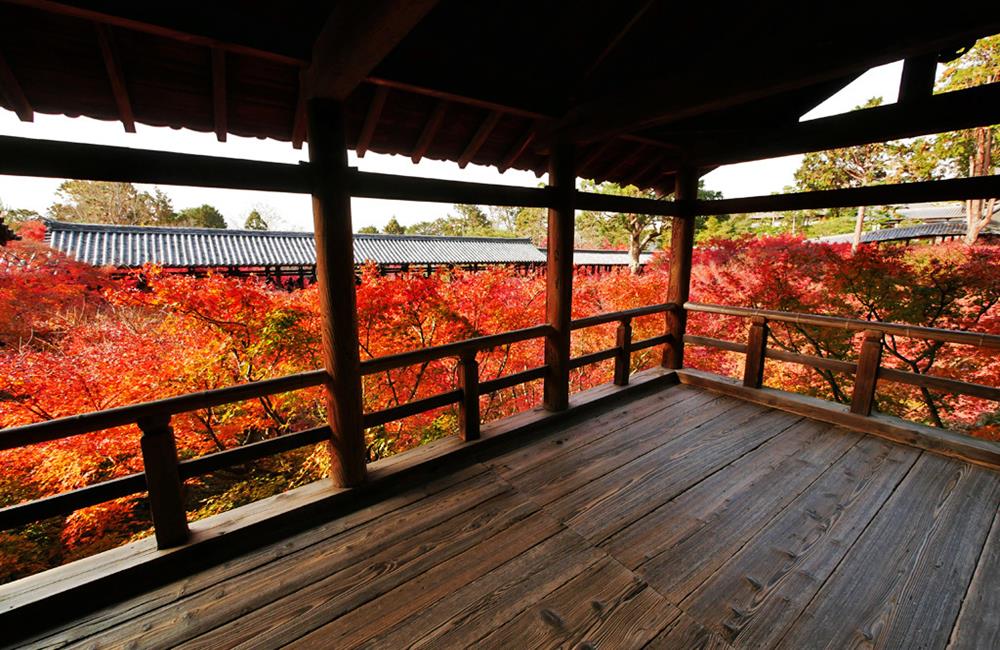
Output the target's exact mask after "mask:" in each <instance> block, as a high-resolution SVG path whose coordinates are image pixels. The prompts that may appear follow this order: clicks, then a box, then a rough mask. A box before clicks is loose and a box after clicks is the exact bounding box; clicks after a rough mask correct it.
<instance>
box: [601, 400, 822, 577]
mask: <svg viewBox="0 0 1000 650" xmlns="http://www.w3.org/2000/svg"><path fill="white" fill-rule="evenodd" d="M827 429H828V427H827V426H826V425H818V424H816V423H812V422H809V421H808V420H799V421H797V422H794V423H793V424H792V425H791V426H789V427H787V428H786V429H785V430H784V431H781V432H780V435H779V434H776V435H774V436H771V437H770V438H768V439H766V440H765V441H764V442H763V444H760V445H757V446H756V447H754V448H750V449H747V450H746V453H744V454H741V455H735V454H733V455H734V456H735V458H731V459H730V462H729V463H726V464H723V465H719V466H715V467H713V468H710V469H713V470H714V471H713V472H712V473H706V474H703V475H702V479H703V480H702V481H700V482H699V483H698V484H697V485H695V486H694V487H690V486H684V487H685V490H683V491H681V490H673V491H670V492H668V493H666V494H664V495H663V499H662V501H661V505H660V507H658V508H656V509H654V510H650V511H648V512H646V513H645V514H644V515H643V516H642V517H641V518H637V519H636V520H635V521H633V522H632V523H631V524H629V525H628V526H627V527H624V528H622V529H621V530H619V531H618V532H616V533H615V534H614V535H612V536H610V537H608V538H607V539H605V540H604V541H603V542H602V543H601V546H602V547H603V548H605V550H607V551H608V552H609V553H610V554H611V555H612V556H613V557H614V558H615V559H617V560H618V561H619V562H621V563H622V564H624V565H625V566H627V567H629V568H630V569H634V568H636V567H638V566H639V565H641V564H642V563H643V562H646V561H647V560H649V559H651V558H654V557H656V556H657V555H659V554H660V553H662V552H664V551H665V550H667V549H669V548H671V547H672V546H673V545H675V544H677V543H679V542H680V541H683V539H685V538H686V537H689V536H691V534H692V533H693V531H697V530H699V529H700V528H701V527H703V526H704V525H705V524H706V523H707V522H708V515H710V514H711V513H712V512H715V511H717V510H718V509H720V508H722V507H723V506H725V505H726V503H728V502H730V501H732V499H734V498H735V497H736V496H737V495H739V494H740V493H741V491H743V490H745V489H748V488H749V487H751V486H752V485H754V484H755V483H759V482H760V481H763V480H766V479H767V478H768V477H770V476H771V472H773V470H774V467H776V466H777V465H778V464H780V463H781V462H783V461H784V460H785V459H787V458H789V457H791V456H794V455H795V454H797V453H799V452H800V451H801V450H802V449H803V448H805V447H807V446H808V445H809V444H811V441H812V440H813V439H814V438H815V437H816V436H819V435H822V433H823V432H824V431H826V430H827ZM731 438H732V440H734V441H738V440H739V437H738V436H736V435H733V436H731ZM687 488H690V489H687Z"/></svg>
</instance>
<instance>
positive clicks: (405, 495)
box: [19, 464, 488, 649]
mask: <svg viewBox="0 0 1000 650" xmlns="http://www.w3.org/2000/svg"><path fill="white" fill-rule="evenodd" d="M487 471H488V469H487V468H486V467H485V466H484V465H480V464H476V465H472V466H469V467H467V468H464V469H462V470H460V471H457V472H455V473H453V474H446V475H443V476H441V477H439V478H435V479H434V480H431V481H429V482H427V483H426V484H424V485H422V486H419V487H415V488H413V489H410V490H406V491H405V492H402V493H399V494H396V495H393V496H391V497H389V498H387V499H385V500H383V501H379V502H377V503H374V504H372V505H371V506H368V507H365V508H362V509H359V510H358V511H356V512H353V513H351V514H349V515H346V516H344V517H339V518H337V519H334V520H333V521H330V522H328V523H325V524H323V525H321V526H317V527H315V528H311V529H309V530H307V531H304V532H302V533H300V534H298V535H295V536H292V537H290V538H288V539H285V540H282V541H281V542H278V543H274V544H270V545H267V546H265V547H263V548H261V549H258V550H257V551H255V552H253V553H247V554H244V555H241V556H239V557H236V558H233V559H232V560H229V561H228V562H224V563H222V564H219V565H218V566H215V567H212V568H210V569H207V570H204V571H200V572H198V573H195V574H194V575H191V576H188V577H185V578H183V579H181V580H178V581H176V582H173V583H171V584H168V585H165V586H163V587H160V588H157V589H154V590H152V591H150V592H148V593H145V594H143V595H141V596H138V597H135V598H130V599H128V600H126V601H124V602H122V603H119V604H116V605H114V606H111V607H107V608H104V609H102V610H98V611H96V612H94V613H93V614H90V615H88V616H86V617H85V618H83V619H79V620H76V621H72V622H70V623H67V624H65V625H61V626H59V627H58V628H55V629H52V630H49V631H47V632H46V633H45V634H44V635H42V636H41V637H38V638H36V639H33V640H25V641H23V642H21V644H19V645H20V647H23V648H35V649H41V648H61V647H64V646H66V645H67V644H70V643H73V642H74V641H78V640H81V639H85V638H87V637H90V636H92V635H95V634H98V633H99V632H101V631H102V630H106V629H109V628H111V627H114V626H117V625H122V624H124V623H126V622H127V621H129V620H131V619H135V618H138V617H140V616H143V615H145V614H147V613H149V612H152V611H154V610H156V609H159V608H162V607H165V606H168V605H170V604H171V603H173V602H175V601H177V600H180V599H181V598H185V597H190V596H192V595H194V594H197V593H198V592H200V591H202V590H204V589H208V588H211V587H213V586H215V585H218V584H219V583H221V582H223V581H225V580H228V579H231V578H234V577H236V576H239V575H242V574H245V573H248V572H250V571H253V570H254V569H257V568H258V567H263V566H265V565H267V564H269V563H271V562H274V561H276V560H279V559H280V558H284V557H287V556H291V555H292V554H294V553H297V552H302V551H304V550H305V549H308V548H309V547H311V546H313V545H315V544H318V543H321V542H323V541H324V540H327V539H329V538H331V537H334V536H336V535H340V534H343V533H345V532H347V531H349V530H352V529H355V528H358V527H359V526H362V525H365V524H367V523H368V522H371V521H374V520H376V519H378V518H379V517H382V516H384V515H386V514H388V513H391V512H394V511H396V510H399V509H401V508H404V507H406V506H409V505H411V504H414V503H416V502H418V501H420V500H421V499H425V498H427V497H430V496H432V495H436V494H438V493H440V492H442V491H444V490H447V489H449V488H453V487H454V486H457V485H459V484H461V483H463V482H464V481H467V480H469V479H471V478H474V477H476V476H479V475H482V474H484V473H486V472H487Z"/></svg>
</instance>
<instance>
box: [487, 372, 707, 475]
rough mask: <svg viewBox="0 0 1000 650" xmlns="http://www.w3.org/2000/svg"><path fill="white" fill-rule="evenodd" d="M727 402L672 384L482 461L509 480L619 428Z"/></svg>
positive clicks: (560, 427)
mask: <svg viewBox="0 0 1000 650" xmlns="http://www.w3.org/2000/svg"><path fill="white" fill-rule="evenodd" d="M722 399H726V398H725V397H723V396H722V395H718V394H716V393H712V392H710V391H703V390H698V389H692V388H689V387H687V386H681V385H679V384H678V385H675V386H671V387H669V388H668V389H665V390H662V391H659V392H656V393H653V394H652V395H648V396H645V397H642V398H639V399H636V400H633V401H631V402H628V403H627V404H625V405H624V406H618V407H616V408H613V409H609V410H608V411H606V412H602V413H599V414H596V415H595V416H594V417H593V418H589V419H588V420H586V421H585V422H572V423H569V424H566V425H563V426H559V427H555V428H554V429H553V430H552V431H546V432H543V434H542V435H540V436H538V437H537V438H536V439H534V440H532V442H531V444H530V445H526V446H524V447H519V448H517V449H514V450H511V451H509V452H506V453H503V454H500V455H498V456H497V457H495V458H493V459H490V460H488V461H484V462H485V463H486V464H487V465H489V466H490V467H493V468H494V469H495V470H496V471H498V472H499V473H500V474H501V476H504V477H511V476H516V475H517V474H520V473H522V472H525V471H527V470H529V469H531V468H534V467H538V466H540V465H544V464H547V463H550V462H552V460H553V459H555V458H557V457H559V456H563V455H566V454H568V453H570V452H571V451H575V450H576V449H578V448H580V447H583V446H584V445H589V444H591V443H593V442H596V441H597V440H599V439H601V438H604V437H606V436H610V435H625V434H623V433H620V432H621V430H622V429H624V428H626V427H630V426H632V425H634V424H636V423H638V422H640V421H641V420H644V419H647V418H650V417H654V416H657V415H658V414H661V413H669V417H673V418H676V417H677V416H678V414H681V413H685V412H688V411H693V410H696V409H701V408H705V407H706V406H707V405H708V404H710V403H712V402H717V401H719V400H722Z"/></svg>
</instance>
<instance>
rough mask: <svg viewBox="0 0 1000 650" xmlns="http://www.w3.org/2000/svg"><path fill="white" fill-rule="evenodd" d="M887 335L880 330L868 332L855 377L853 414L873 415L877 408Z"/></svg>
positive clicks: (852, 402)
mask: <svg viewBox="0 0 1000 650" xmlns="http://www.w3.org/2000/svg"><path fill="white" fill-rule="evenodd" d="M884 338H885V335H884V334H883V333H882V332H880V331H878V330H866V331H865V334H864V339H862V342H861V353H860V354H859V355H858V371H857V374H855V376H854V394H853V395H852V396H851V413H857V414H858V415H871V413H872V407H873V406H875V387H876V385H877V384H878V375H879V367H880V366H881V365H882V340H883V339H884Z"/></svg>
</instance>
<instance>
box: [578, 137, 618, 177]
mask: <svg viewBox="0 0 1000 650" xmlns="http://www.w3.org/2000/svg"><path fill="white" fill-rule="evenodd" d="M614 144H615V139H614V138H608V139H607V140H603V141H602V142H599V143H597V144H595V145H593V146H592V147H591V150H590V152H589V153H588V154H587V155H586V156H584V157H583V158H582V159H581V160H580V165H579V170H580V173H581V174H586V177H587V178H591V179H595V180H596V178H597V175H596V174H594V171H593V170H592V169H591V167H592V166H593V165H595V164H597V165H598V168H600V167H601V166H600V164H599V163H600V162H601V161H602V160H603V158H604V156H606V155H607V153H608V150H609V149H611V147H612V146H613V145H614Z"/></svg>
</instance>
